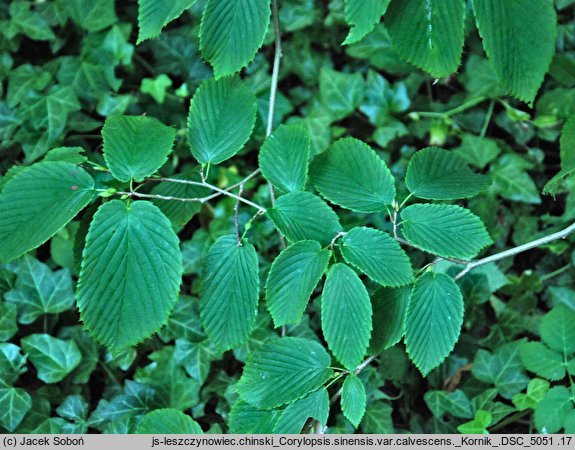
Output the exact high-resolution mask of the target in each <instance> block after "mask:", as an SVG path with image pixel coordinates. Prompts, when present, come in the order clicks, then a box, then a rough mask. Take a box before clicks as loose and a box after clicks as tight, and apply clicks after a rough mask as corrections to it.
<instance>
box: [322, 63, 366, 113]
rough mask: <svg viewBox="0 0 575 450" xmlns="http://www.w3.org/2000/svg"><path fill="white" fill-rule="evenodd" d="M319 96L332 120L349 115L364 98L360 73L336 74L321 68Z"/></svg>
mask: <svg viewBox="0 0 575 450" xmlns="http://www.w3.org/2000/svg"><path fill="white" fill-rule="evenodd" d="M319 95H320V100H321V103H322V104H323V106H325V108H326V109H327V110H328V112H329V114H330V116H332V120H340V119H343V118H344V117H346V116H348V115H349V114H351V113H352V112H353V111H354V110H355V109H356V108H357V107H358V106H359V105H360V104H361V102H362V100H363V98H364V97H365V81H364V79H363V76H362V75H361V73H359V72H357V73H345V72H338V71H336V70H333V69H330V68H329V67H323V68H322V69H321V72H320V76H319Z"/></svg>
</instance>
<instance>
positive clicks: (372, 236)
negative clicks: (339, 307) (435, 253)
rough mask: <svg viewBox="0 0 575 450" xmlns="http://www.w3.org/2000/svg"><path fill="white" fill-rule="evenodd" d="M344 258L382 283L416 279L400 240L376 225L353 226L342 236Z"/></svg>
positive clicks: (393, 284)
mask: <svg viewBox="0 0 575 450" xmlns="http://www.w3.org/2000/svg"><path fill="white" fill-rule="evenodd" d="M340 249H341V254H342V255H343V257H344V258H345V260H346V261H347V262H348V263H349V264H351V265H352V266H354V267H356V268H357V269H359V270H360V271H362V272H363V273H365V274H366V275H367V276H368V277H369V278H371V279H372V280H373V281H376V282H378V283H379V284H381V285H382V286H390V287H398V286H404V285H406V284H410V283H412V282H413V269H412V268H411V262H410V260H409V258H408V256H407V255H406V254H405V252H404V251H403V249H402V248H401V247H400V246H399V244H398V243H397V241H396V240H395V239H393V238H392V237H391V236H389V235H388V234H387V233H384V232H383V231H380V230H376V229H374V228H366V227H356V228H352V229H351V230H350V231H349V232H347V233H346V235H345V236H344V237H343V238H342V239H341V246H340Z"/></svg>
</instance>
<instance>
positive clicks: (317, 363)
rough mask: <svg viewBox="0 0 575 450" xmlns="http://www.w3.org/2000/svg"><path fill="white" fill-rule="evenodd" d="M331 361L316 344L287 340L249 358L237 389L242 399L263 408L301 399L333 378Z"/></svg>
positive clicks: (268, 346) (300, 339)
mask: <svg viewBox="0 0 575 450" xmlns="http://www.w3.org/2000/svg"><path fill="white" fill-rule="evenodd" d="M330 363H331V358H330V356H329V355H328V353H327V352H326V351H325V350H324V348H323V347H322V346H321V345H320V344H318V343H317V342H314V341H310V340H308V339H304V338H297V337H284V338H281V339H277V340H275V341H272V342H267V343H265V344H264V345H262V347H260V349H259V350H256V351H254V352H253V353H251V354H250V356H249V357H248V360H247V362H246V365H245V367H244V371H243V374H242V377H241V378H240V381H239V382H238V383H237V384H236V389H237V391H238V393H239V394H240V397H241V398H242V400H244V401H246V402H248V403H249V404H251V405H253V406H255V407H257V408H262V409H269V408H275V407H277V406H280V405H283V404H285V403H290V402H293V401H295V400H298V399H300V398H302V397H304V396H306V395H307V394H308V393H310V392H312V391H314V390H316V389H318V388H319V387H320V386H322V385H323V384H324V383H325V382H326V381H327V380H328V379H329V378H330V377H331V375H332V371H331V369H330V368H329V365H330Z"/></svg>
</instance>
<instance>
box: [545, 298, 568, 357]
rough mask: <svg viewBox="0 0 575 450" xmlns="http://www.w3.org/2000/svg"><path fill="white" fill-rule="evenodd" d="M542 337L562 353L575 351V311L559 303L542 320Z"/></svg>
mask: <svg viewBox="0 0 575 450" xmlns="http://www.w3.org/2000/svg"><path fill="white" fill-rule="evenodd" d="M540 331H541V339H542V340H543V342H544V343H545V344H547V345H548V346H549V347H551V348H552V349H553V350H557V351H558V352H559V353H561V354H562V355H563V354H565V355H568V354H570V353H573V352H575V312H574V311H573V310H572V309H571V308H569V307H567V306H565V305H561V304H560V305H557V306H556V307H554V308H553V309H552V310H551V311H550V312H549V313H547V314H546V315H545V316H544V317H543V319H542V320H541V330H540Z"/></svg>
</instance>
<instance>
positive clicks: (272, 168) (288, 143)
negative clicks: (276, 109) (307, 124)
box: [259, 125, 310, 192]
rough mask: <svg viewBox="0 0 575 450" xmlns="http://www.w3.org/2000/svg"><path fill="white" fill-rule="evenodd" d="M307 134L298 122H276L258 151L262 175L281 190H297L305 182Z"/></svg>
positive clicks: (307, 155) (307, 156) (308, 153)
mask: <svg viewBox="0 0 575 450" xmlns="http://www.w3.org/2000/svg"><path fill="white" fill-rule="evenodd" d="M309 156H310V139H309V134H308V132H307V131H306V129H305V128H304V127H302V126H301V125H280V126H279V127H278V128H277V129H276V130H275V131H274V132H273V133H272V134H271V135H270V136H269V137H268V138H267V139H266V141H265V142H264V144H263V146H262V149H261V151H260V154H259V166H260V170H261V171H262V174H263V176H264V177H265V178H266V180H268V181H269V182H270V183H272V184H273V185H274V186H275V187H277V188H278V189H281V190H282V191H284V192H292V191H301V190H303V188H304V187H305V183H306V181H307V169H308V161H309Z"/></svg>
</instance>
